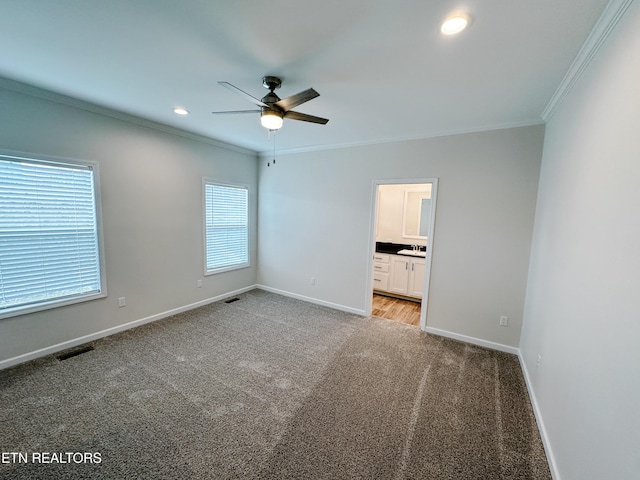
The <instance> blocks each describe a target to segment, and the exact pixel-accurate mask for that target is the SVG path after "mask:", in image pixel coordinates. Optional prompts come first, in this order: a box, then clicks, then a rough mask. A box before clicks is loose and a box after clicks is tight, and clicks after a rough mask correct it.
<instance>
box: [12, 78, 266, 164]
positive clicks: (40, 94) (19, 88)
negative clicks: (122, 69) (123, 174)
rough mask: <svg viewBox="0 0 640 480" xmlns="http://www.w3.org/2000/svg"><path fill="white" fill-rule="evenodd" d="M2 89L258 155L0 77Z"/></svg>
mask: <svg viewBox="0 0 640 480" xmlns="http://www.w3.org/2000/svg"><path fill="white" fill-rule="evenodd" d="M0 88H4V89H5V90H11V91H13V92H17V93H22V94H24V95H29V96H31V97H36V98H41V99H43V100H49V101H51V102H55V103H59V104H61V105H66V106H68V107H73V108H77V109H79V110H85V111H87V112H91V113H97V114H98V115H104V116H106V117H111V118H115V119H117V120H122V121H124V122H128V123H132V124H134V125H138V126H141V127H146V128H151V129H153V130H157V131H160V132H162V133H167V134H169V135H176V136H179V137H183V138H188V139H190V140H195V141H197V142H201V143H206V144H208V145H213V146H216V147H220V148H224V149H227V150H233V151H234V152H239V153H244V154H249V155H256V156H257V153H258V152H256V151H255V150H250V149H248V148H244V147H240V146H238V145H233V144H231V143H226V142H223V141H220V140H216V139H215V138H211V137H207V136H205V135H200V134H197V133H193V132H189V131H186V130H181V129H179V128H176V127H172V126H170V125H166V124H164V123H159V122H155V121H153V120H148V119H146V118H142V117H138V116H136V115H131V114H129V113H125V112H121V111H119V110H114V109H111V108H108V107H103V106H101V105H97V104H95V103H91V102H87V101H85V100H80V99H78V98H74V97H69V96H67V95H63V94H61V93H57V92H53V91H51V90H45V89H43V88H40V87H36V86H34V85H30V84H27V83H22V82H19V81H16V80H12V79H9V78H7V77H0Z"/></svg>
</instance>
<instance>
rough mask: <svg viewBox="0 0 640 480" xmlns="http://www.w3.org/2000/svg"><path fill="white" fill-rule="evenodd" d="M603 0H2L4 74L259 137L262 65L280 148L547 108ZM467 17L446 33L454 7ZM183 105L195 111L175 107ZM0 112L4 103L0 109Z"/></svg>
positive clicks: (525, 115)
mask: <svg viewBox="0 0 640 480" xmlns="http://www.w3.org/2000/svg"><path fill="white" fill-rule="evenodd" d="M606 4H607V0H536V1H532V0H529V1H527V0H482V1H480V0H478V1H473V0H466V1H455V0H454V1H426V0H395V1H391V0H323V1H318V0H270V1H258V0H236V1H228V0H226V1H225V0H181V1H176V0H108V1H105V0H47V1H42V0H1V1H0V76H4V77H6V78H9V79H13V80H18V81H21V82H25V83H29V84H31V85H35V86H38V87H42V88H46V89H48V90H52V91H54V92H58V93H62V94H65V95H69V96H72V97H76V98H79V99H81V100H85V101H88V102H92V103H95V104H98V105H101V106H105V107H109V108H112V109H116V110H120V111H123V112H126V113H129V114H133V115H137V116H140V117H143V118H146V119H150V120H154V121H157V122H160V123H163V124H167V125H171V126H174V127H178V128H181V129H184V130H188V131H191V132H194V133H198V134H202V135H205V136H207V137H211V138H214V139H217V140H221V141H224V142H228V143H232V144H235V145H239V146H242V147H245V148H248V149H251V150H255V151H258V152H264V151H270V150H271V149H272V148H273V144H272V143H271V141H270V140H269V139H268V135H267V131H266V130H265V129H264V128H262V127H261V126H260V125H259V119H258V114H254V115H233V116H229V115H225V116H215V115H212V114H211V111H214V110H243V109H251V108H253V105H252V104H250V103H249V102H247V101H246V100H245V99H243V98H242V97H240V96H237V95H234V94H233V93H232V92H231V91H229V90H227V89H225V88H223V87H221V86H220V85H218V84H217V82H218V81H221V80H224V81H228V82H230V83H232V84H234V85H236V86H238V87H239V88H241V89H242V90H245V91H246V92H248V93H250V94H251V95H253V96H254V97H257V98H261V97H262V96H263V95H265V94H266V93H267V90H265V89H264V88H263V87H262V82H261V79H262V76H263V75H276V76H279V77H281V78H282V80H283V86H282V88H281V89H280V90H278V91H277V93H278V95H279V96H280V97H281V98H284V97H287V96H289V95H292V94H294V93H298V92H299V91H301V90H304V89H306V88H309V87H313V88H315V89H316V90H317V91H318V92H319V93H320V97H318V98H316V99H314V100H311V101H309V102H308V103H305V104H303V105H300V106H298V107H296V109H295V110H296V111H300V112H303V113H309V114H312V115H317V116H321V117H327V118H329V119H330V122H329V123H328V124H327V125H325V126H322V125H316V124H311V123H306V122H297V121H292V120H285V124H284V126H283V128H282V129H281V130H280V131H279V132H278V133H277V135H276V148H277V149H278V150H279V151H287V150H296V149H305V148H319V147H333V146H344V145H356V144H367V143H375V142H383V141H392V140H401V139H408V138H422V137H430V136H434V135H442V134H447V133H457V132H466V131H474V130H485V129H491V128H500V127H508V126H517V125H527V124H532V123H540V122H541V121H542V120H541V113H542V112H543V110H544V108H545V106H546V105H547V103H548V102H549V100H550V99H551V97H552V95H553V93H554V92H555V90H556V88H557V87H558V85H559V84H560V82H561V81H562V78H563V77H564V75H565V73H566V72H567V70H568V69H569V66H570V65H571V62H572V61H573V59H574V58H575V56H576V54H577V53H578V51H579V50H580V47H581V46H582V44H583V43H584V41H585V40H586V38H587V36H588V35H589V32H590V31H591V29H592V27H593V26H594V24H595V23H596V21H597V19H598V17H599V16H600V14H601V13H602V11H603V10H604V8H605V6H606ZM455 11H464V12H467V13H468V14H470V15H471V16H472V18H473V23H472V25H471V27H470V28H469V29H468V30H466V31H465V32H463V33H462V34H460V35H458V36H456V37H445V36H443V35H441V34H440V33H439V24H440V22H441V21H442V20H443V19H444V18H445V17H446V16H447V15H448V14H450V13H452V12H455ZM174 106H183V107H185V108H187V109H188V110H189V111H190V112H191V114H190V115H189V116H186V117H180V116H177V115H175V114H174V113H173V111H172V109H173V107H174ZM0 115H1V112H0Z"/></svg>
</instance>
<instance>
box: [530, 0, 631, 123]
mask: <svg viewBox="0 0 640 480" xmlns="http://www.w3.org/2000/svg"><path fill="white" fill-rule="evenodd" d="M633 1H634V0H611V1H610V2H609V3H608V4H607V6H606V7H605V9H604V11H603V12H602V15H600V18H599V19H598V21H597V22H596V24H595V26H594V27H593V29H592V30H591V33H590V34H589V36H588V37H587V39H586V40H585V42H584V44H583V45H582V48H581V49H580V51H579V52H578V54H577V55H576V58H575V59H574V60H573V63H572V64H571V66H570V67H569V70H568V71H567V73H566V75H565V76H564V78H563V79H562V82H560V85H559V86H558V88H557V89H556V91H555V93H554V94H553V96H552V97H551V100H549V103H548V104H547V106H546V107H545V109H544V110H543V112H542V115H541V117H542V119H543V120H544V121H545V122H547V121H549V119H551V117H552V116H553V114H554V113H555V111H556V109H557V108H558V106H559V105H560V104H561V103H562V101H563V100H564V99H565V97H566V96H567V95H568V94H569V92H570V91H571V89H573V87H574V85H575V84H576V82H577V81H578V80H579V79H580V77H582V74H583V73H584V71H585V70H586V69H587V67H588V66H589V64H590V63H591V60H593V58H594V57H595V55H596V53H598V50H600V47H601V46H602V45H603V44H604V42H605V41H606V39H607V38H608V37H609V35H610V34H611V32H612V31H613V29H614V28H615V27H616V25H617V24H618V22H619V21H620V19H621V18H622V17H623V16H624V14H625V12H626V11H627V9H628V8H629V6H630V5H631V4H632V3H633Z"/></svg>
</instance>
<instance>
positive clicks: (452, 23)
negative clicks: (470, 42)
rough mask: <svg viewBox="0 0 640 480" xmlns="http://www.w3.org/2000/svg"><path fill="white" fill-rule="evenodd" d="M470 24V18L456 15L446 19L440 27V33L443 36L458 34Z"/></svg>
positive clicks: (460, 14) (459, 14) (465, 15)
mask: <svg viewBox="0 0 640 480" xmlns="http://www.w3.org/2000/svg"><path fill="white" fill-rule="evenodd" d="M470 23H471V17H469V15H467V14H464V13H457V14H455V15H451V16H450V17H448V18H447V19H446V20H445V21H444V22H442V25H441V26H440V32H442V33H443V34H444V35H455V34H456V33H460V32H461V31H463V30H464V29H465V28H467V27H468V26H469V24H470Z"/></svg>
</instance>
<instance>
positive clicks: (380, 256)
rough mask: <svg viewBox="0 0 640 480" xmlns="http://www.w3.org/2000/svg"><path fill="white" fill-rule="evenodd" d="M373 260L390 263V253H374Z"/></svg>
mask: <svg viewBox="0 0 640 480" xmlns="http://www.w3.org/2000/svg"><path fill="white" fill-rule="evenodd" d="M373 261H374V262H378V263H389V255H387V254H386V253H374V254H373Z"/></svg>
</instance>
